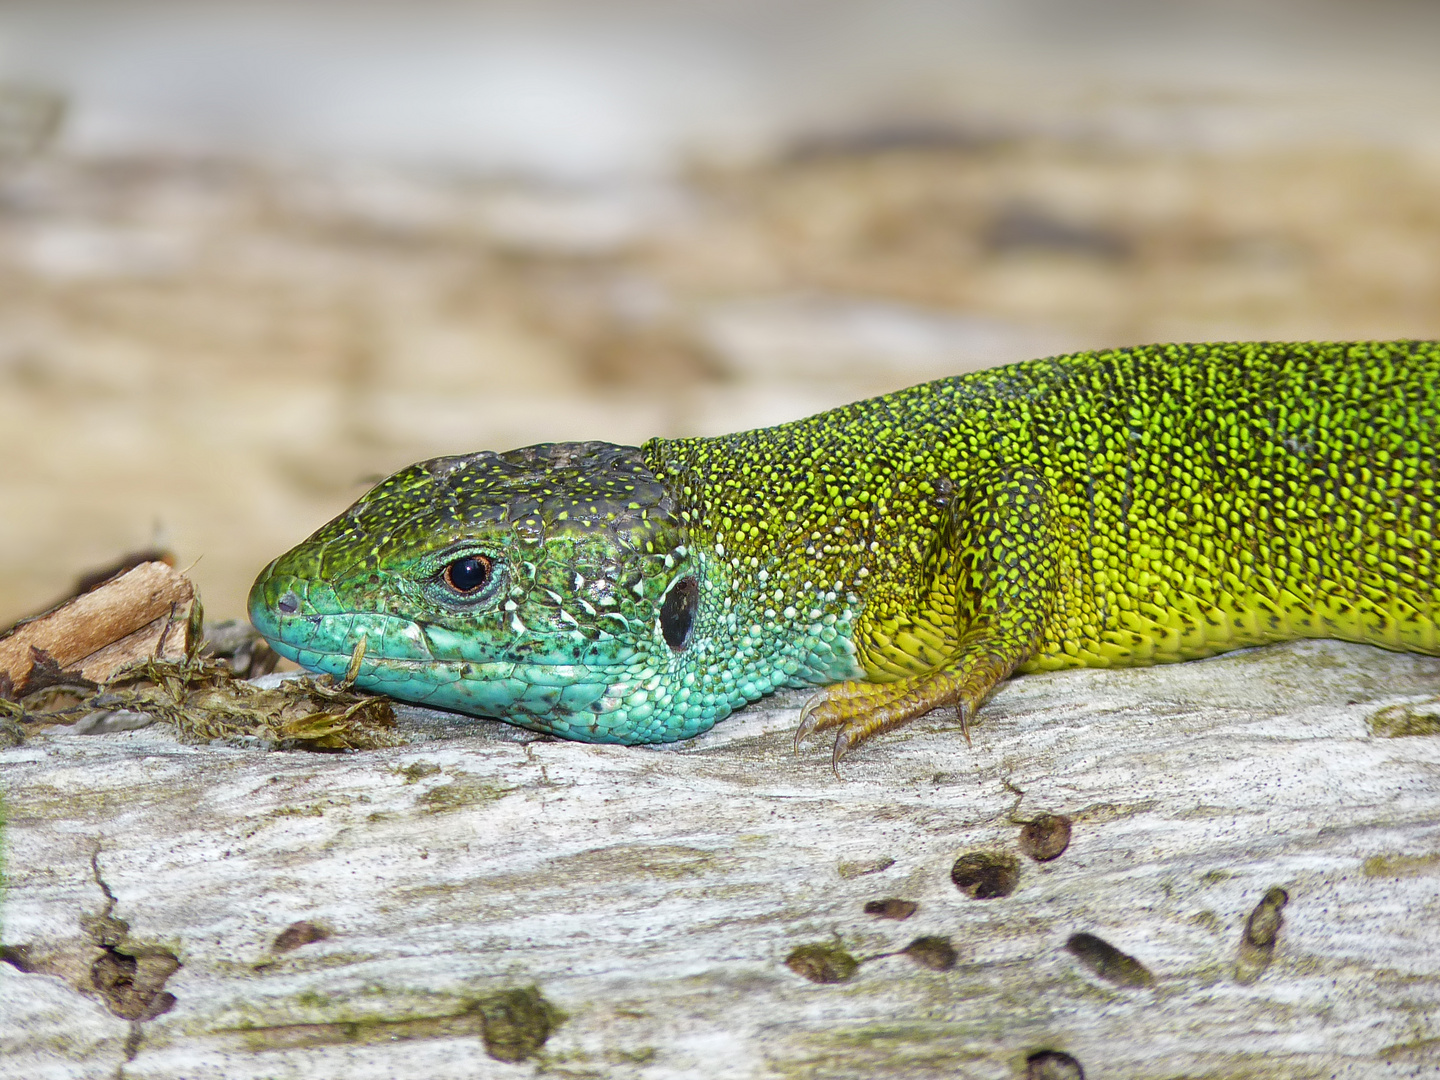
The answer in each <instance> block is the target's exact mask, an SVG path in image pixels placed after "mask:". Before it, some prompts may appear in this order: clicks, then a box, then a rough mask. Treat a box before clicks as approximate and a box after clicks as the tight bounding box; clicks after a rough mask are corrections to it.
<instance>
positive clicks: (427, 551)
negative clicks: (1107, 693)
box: [250, 342, 1440, 756]
mask: <svg viewBox="0 0 1440 1080" xmlns="http://www.w3.org/2000/svg"><path fill="white" fill-rule="evenodd" d="M1437 444H1440V345H1437V344H1435V343H1427V342H1361V343H1310V344H1273V343H1232V344H1212V345H1156V346H1148V347H1143V348H1134V349H1117V350H1110V351H1104V352H1087V353H1077V354H1074V355H1070V356H1061V357H1054V358H1049V359H1044V360H1034V361H1029V362H1026V363H1022V364H1015V365H1012V366H1009V367H1003V368H997V369H992V370H988V371H982V372H978V373H975V374H971V375H965V376H957V377H954V378H949V379H942V380H938V381H936V382H931V383H926V384H923V385H920V386H916V387H912V388H910V389H908V390H901V391H898V392H896V393H893V394H888V395H885V396H882V397H879V398H874V399H871V400H868V401H862V402H859V403H856V404H854V405H848V406H844V407H842V408H839V409H835V410H832V411H830V412H826V413H822V414H820V415H818V416H814V417H810V418H808V419H805V420H799V421H796V422H794V423H790V424H784V425H780V426H778V427H772V428H766V429H760V430H755V431H748V432H741V433H739V434H735V435H729V436H722V437H718V438H705V439H701V438H694V439H675V440H668V439H652V440H650V441H649V442H647V443H646V444H645V445H644V446H642V447H639V448H635V447H620V446H614V445H611V444H606V443H555V444H541V445H539V446H535V447H527V448H524V449H521V450H516V451H510V452H508V453H504V454H493V453H488V452H485V453H479V454H471V455H466V456H460V457H449V458H438V459H434V460H432V461H428V462H421V463H419V464H417V465H414V466H411V467H410V468H408V469H405V470H403V471H401V472H400V473H397V474H396V475H395V476H392V477H390V478H389V479H387V480H386V481H384V482H382V483H381V484H380V485H379V486H377V487H376V488H375V489H373V490H372V491H371V492H370V493H369V494H367V495H366V496H365V497H364V498H362V499H361V500H360V501H359V502H358V503H356V504H355V506H353V507H352V508H351V509H350V510H348V511H347V512H346V513H345V514H342V515H341V516H340V517H338V518H336V519H335V520H334V521H333V522H331V523H330V524H328V525H326V526H324V527H323V528H322V529H320V530H319V531H318V532H317V533H315V534H314V535H313V536H312V537H311V538H310V539H308V540H306V541H305V542H304V543H302V544H301V545H299V546H298V547H297V548H295V549H294V550H292V551H290V552H289V553H287V554H285V555H283V556H281V557H280V558H279V559H277V560H276V561H275V562H274V563H272V564H271V565H270V566H269V567H268V568H267V569H266V570H265V571H264V572H263V573H262V574H261V576H260V578H259V580H258V581H257V582H256V584H255V587H254V589H253V590H252V593H251V597H250V611H251V617H252V619H253V620H254V621H255V623H256V625H257V626H258V627H259V629H260V630H261V631H262V632H263V633H264V634H265V636H266V637H267V638H269V639H270V640H271V642H272V643H273V644H274V646H275V647H276V649H277V650H278V651H279V652H281V653H282V654H283V655H286V656H289V657H291V658H292V659H295V660H297V661H298V662H299V663H301V664H302V665H304V666H306V667H310V668H313V669H317V670H323V671H329V672H332V673H336V674H339V673H341V672H344V671H346V670H347V668H349V667H351V660H352V658H353V657H354V656H355V654H356V649H357V647H358V646H360V645H361V638H362V636H363V638H364V645H363V655H362V656H360V657H359V665H358V677H357V680H356V682H357V684H358V685H360V686H361V687H365V688H369V689H374V690H378V691H381V692H385V693H389V694H391V695H393V696H395V697H398V698H402V699H406V700H413V701H419V702H425V703H429V704H433V705H436V706H440V707H444V708H451V709H458V710H461V711H465V712H470V713H473V714H476V715H485V716H497V717H500V718H502V719H506V720H509V721H510V722H512V723H516V724H520V725H522V726H525V727H530V728H534V729H536V730H541V731H548V732H552V733H555V734H558V735H563V736H565V737H569V738H577V739H586V740H591V741H603V742H623V743H640V742H666V741H672V740H675V739H683V738H688V737H690V736H693V735H695V734H698V733H700V732H702V731H704V730H707V729H708V728H709V727H710V726H711V725H713V724H714V723H715V722H716V721H717V720H720V719H722V718H723V717H724V716H726V715H727V714H728V713H730V712H731V711H732V710H734V709H736V708H739V707H741V706H743V705H745V704H746V703H747V702H750V701H754V700H756V699H758V698H759V697H761V696H763V695H764V694H767V693H769V692H771V691H772V690H774V689H776V688H778V687H782V686H804V685H813V686H820V687H829V688H830V689H829V690H827V691H825V692H824V693H823V695H822V697H821V698H820V699H818V703H817V704H816V707H814V708H813V709H811V708H808V707H807V715H806V716H805V717H804V719H803V721H802V732H801V733H802V734H803V733H807V732H809V731H811V730H814V729H817V728H820V729H824V728H835V729H837V739H836V754H837V756H838V755H840V754H843V753H844V752H845V751H846V750H847V749H849V748H850V747H852V746H854V745H855V744H857V743H859V742H861V741H863V740H864V739H866V738H868V737H870V736H871V735H873V734H875V733H877V732H879V731H883V730H885V729H887V728H890V727H893V726H895V725H897V724H900V723H903V722H905V721H906V720H908V719H911V718H913V717H915V716H918V715H921V714H923V713H925V712H927V711H929V710H930V709H932V708H935V707H938V706H942V705H953V706H955V707H956V708H957V709H958V710H959V712H960V718H961V720H962V722H963V721H964V720H965V719H966V718H967V717H968V716H969V715H971V714H973V711H974V710H975V709H976V708H978V707H979V705H980V703H981V702H982V701H983V699H984V697H985V696H986V695H987V694H988V693H989V692H990V691H991V690H992V689H993V688H994V686H995V685H996V684H997V683H998V682H999V681H1001V680H1003V679H1004V678H1006V677H1007V676H1009V675H1010V674H1011V673H1012V672H1016V671H1018V672H1031V671H1041V670H1052V669H1057V668H1064V667H1075V666H1110V665H1135V664H1150V663H1160V662H1166V661H1176V660H1185V659H1191V658H1195V657H1202V656H1208V655H1212V654H1214V653H1218V652H1223V651H1226V650H1228V649H1234V648H1239V647H1243V646H1247V645H1256V644H1262V643H1266V642H1274V641H1283V640H1288V639H1293V638H1299V637H1334V638H1343V639H1347V640H1351V641H1360V642H1368V643H1371V644H1375V645H1380V646H1383V647H1386V648H1391V649H1404V650H1411V651H1418V652H1427V653H1440V630H1437V622H1440V541H1437V539H1436V528H1437V514H1440V499H1437V493H1436V484H1437V482H1440V466H1437V461H1436V448H1437Z"/></svg>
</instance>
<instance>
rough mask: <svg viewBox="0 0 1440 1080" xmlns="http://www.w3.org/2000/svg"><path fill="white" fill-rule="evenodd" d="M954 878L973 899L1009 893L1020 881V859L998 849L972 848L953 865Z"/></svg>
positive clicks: (984, 898)
mask: <svg viewBox="0 0 1440 1080" xmlns="http://www.w3.org/2000/svg"><path fill="white" fill-rule="evenodd" d="M950 880H951V881H953V882H954V883H955V887H956V888H957V889H959V890H960V891H961V892H963V893H964V894H965V895H966V896H968V897H970V898H971V899H972V900H991V899H994V898H995V897H997V896H1009V895H1010V894H1011V893H1013V892H1014V891H1015V887H1016V886H1017V885H1019V884H1020V862H1019V860H1018V859H1016V858H1015V856H1014V855H1007V854H1005V853H1004V852H998V851H972V852H969V853H968V854H965V855H961V856H960V857H959V858H958V859H956V860H955V865H954V866H953V867H951V868H950Z"/></svg>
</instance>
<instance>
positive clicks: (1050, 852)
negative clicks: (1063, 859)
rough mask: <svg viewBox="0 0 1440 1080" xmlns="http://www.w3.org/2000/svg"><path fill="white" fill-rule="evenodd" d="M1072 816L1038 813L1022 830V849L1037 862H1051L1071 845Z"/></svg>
mask: <svg viewBox="0 0 1440 1080" xmlns="http://www.w3.org/2000/svg"><path fill="white" fill-rule="evenodd" d="M1070 826H1071V821H1070V818H1069V817H1067V816H1066V815H1064V814H1036V815H1035V817H1034V818H1032V819H1031V820H1030V821H1028V822H1026V824H1025V827H1024V828H1023V829H1021V830H1020V850H1021V851H1023V852H1024V853H1025V854H1026V855H1029V856H1030V858H1032V859H1034V860H1035V861H1036V862H1049V861H1050V860H1051V859H1054V858H1057V857H1058V856H1059V855H1060V854H1061V853H1062V852H1063V851H1064V850H1065V849H1066V848H1067V847H1069V846H1070Z"/></svg>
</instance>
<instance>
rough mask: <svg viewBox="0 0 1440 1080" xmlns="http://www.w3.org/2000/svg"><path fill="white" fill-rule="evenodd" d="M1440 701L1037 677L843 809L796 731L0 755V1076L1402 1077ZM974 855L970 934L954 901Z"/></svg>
mask: <svg viewBox="0 0 1440 1080" xmlns="http://www.w3.org/2000/svg"><path fill="white" fill-rule="evenodd" d="M1437 690H1440V660H1436V659H1431V658H1424V657H1417V656H1407V655H1399V654H1392V653H1385V652H1381V651H1379V650H1375V649H1369V648H1365V647H1362V646H1352V645H1345V644H1340V643H1334V642H1311V643H1303V644H1297V645H1289V646H1282V647H1276V648H1271V649H1263V650H1256V651H1252V652H1246V653H1240V654H1233V655H1230V656H1226V657H1220V658H1217V659H1214V660H1208V661H1203V662H1199V663H1192V664H1184V665H1176V666H1173V667H1168V668H1154V669H1149V670H1131V671H1113V672H1107V671H1080V672H1067V673H1057V674H1053V675H1043V676H1034V677H1030V678H1022V679H1017V680H1014V681H1012V682H1011V683H1009V684H1008V685H1006V686H1005V687H1003V688H1002V689H1001V690H1000V692H999V693H997V694H996V695H995V697H994V699H993V700H992V702H991V703H990V705H989V706H988V707H987V708H986V709H985V710H984V712H983V713H982V716H981V723H980V724H979V726H978V727H977V728H976V729H975V730H974V738H975V742H974V746H973V748H967V747H966V745H965V743H964V741H963V740H962V739H961V738H960V737H959V733H958V731H957V730H955V724H954V721H953V717H950V716H948V715H944V714H936V715H934V716H932V717H930V718H928V719H926V720H925V721H922V722H920V723H918V724H916V725H914V726H912V727H911V728H909V729H906V730H902V731H900V732H896V733H894V734H892V735H890V736H887V737H885V738H882V739H880V740H878V741H877V742H876V743H874V744H873V745H867V746H866V747H864V748H863V749H862V751H860V752H859V753H857V754H854V755H852V756H851V757H850V758H848V759H847V760H846V761H845V763H844V765H843V772H844V779H843V780H836V779H835V777H834V776H832V775H831V772H830V768H829V755H828V752H827V750H826V748H824V747H813V748H807V750H806V751H804V752H802V753H801V754H800V755H798V756H797V755H794V754H793V753H792V752H791V750H790V745H789V744H790V734H791V731H792V730H793V725H794V722H795V714H796V705H797V702H798V701H799V700H800V696H799V695H790V696H787V697H783V698H776V699H772V700H770V701H767V702H765V703H762V705H761V706H759V707H756V708H752V709H750V710H747V711H746V712H745V713H743V714H740V715H738V716H736V717H733V718H731V719H729V720H727V721H725V722H724V723H722V724H721V725H720V726H719V727H718V728H717V729H716V730H715V731H714V732H712V733H711V734H709V735H707V736H704V737H702V738H699V739H696V740H694V741H693V742H690V743H687V744H684V745H680V746H676V747H671V748H662V749H656V748H625V747H605V746H584V745H580V744H575V743H563V742H556V741H550V740H546V739H539V738H537V737H535V736H532V735H529V734H527V733H525V732H520V731H517V730H516V729H513V728H508V727H505V726H503V725H500V724H496V723H492V722H485V721H472V720H467V719H464V718H457V717H452V716H448V715H437V714H433V713H424V712H421V711H417V710H405V720H404V724H405V726H406V729H407V730H408V731H409V732H410V733H411V734H412V737H413V739H414V741H412V743H411V744H410V745H408V746H406V747H402V748H397V749H389V750H378V751H367V752H360V753H352V754H346V755H324V754H307V753H299V752H284V753H281V752H273V753H264V752H257V751H254V750H246V749H244V748H240V747H236V746H228V745H214V746H200V747H196V746H185V745H181V744H179V743H177V742H176V741H174V740H173V739H172V738H171V737H170V736H169V735H168V734H167V733H166V732H165V730H164V729H163V728H160V727H152V728H149V729H146V730H143V731H133V732H121V733H117V734H110V735H93V736H75V735H67V734H44V735H40V736H37V737H34V738H32V739H31V741H29V742H28V743H26V744H25V745H23V746H20V747H17V748H15V749H10V750H5V751H3V752H0V770H3V771H0V776H3V780H4V790H5V799H6V802H7V804H8V808H9V810H8V812H9V825H8V832H7V834H6V852H5V856H6V868H7V869H6V873H7V875H8V876H9V880H10V885H9V891H8V894H7V896H6V902H5V908H4V914H5V925H4V929H3V934H4V938H3V940H4V943H5V945H6V946H7V948H8V950H9V951H8V952H7V955H8V956H9V957H10V958H11V960H12V963H10V964H0V1075H3V1076H6V1077H12V1076H13V1077H21V1076H23V1077H27V1078H36V1080H43V1078H47V1077H56V1078H58V1077H62V1076H63V1077H92V1076H93V1077H97V1078H98V1077H106V1078H109V1077H112V1076H114V1075H116V1069H117V1067H118V1066H120V1065H121V1063H122V1062H124V1061H125V1058H126V1056H127V1054H128V1055H130V1056H131V1057H132V1058H133V1060H131V1061H130V1062H129V1063H128V1064H126V1065H125V1066H124V1075H125V1076H136V1077H142V1076H143V1077H145V1078H147V1080H162V1078H176V1080H178V1078H185V1080H205V1078H221V1077H223V1078H225V1080H245V1078H252V1077H253V1078H257V1080H258V1078H262V1077H273V1076H305V1077H307V1078H316V1080H319V1078H328V1077H335V1078H344V1080H367V1078H371V1077H377V1078H378V1077H391V1076H396V1077H425V1078H427V1080H432V1078H433V1080H441V1078H452V1077H453V1078H460V1077H476V1076H497V1077H500V1076H512V1075H516V1076H518V1075H531V1074H533V1073H534V1071H535V1069H536V1068H537V1067H541V1068H542V1069H543V1071H544V1072H545V1073H546V1074H547V1075H558V1076H603V1077H611V1076H614V1077H644V1078H652V1077H653V1078H659V1077H678V1076H704V1077H754V1076H759V1077H771V1076H773V1077H789V1076H804V1077H857V1078H859V1077H866V1078H874V1077H906V1078H914V1077H955V1076H962V1077H977V1078H991V1077H993V1078H1001V1077H1006V1078H1011V1077H1023V1076H1026V1075H1027V1073H1029V1074H1033V1075H1072V1074H1073V1069H1072V1065H1073V1063H1074V1062H1078V1063H1079V1065H1080V1066H1081V1067H1083V1069H1084V1071H1085V1074H1086V1075H1088V1076H1090V1077H1092V1078H1094V1077H1115V1076H1123V1077H1127V1078H1132V1080H1146V1078H1160V1077H1175V1076H1181V1075H1184V1076H1197V1075H1207V1076H1209V1075H1216V1076H1220V1075H1223V1076H1246V1077H1260V1078H1263V1077H1321V1076H1324V1077H1354V1078H1361V1077H1363V1078H1366V1080H1370V1078H1375V1077H1382V1078H1383V1077H1401V1076H1407V1077H1408V1076H1417V1075H1422V1074H1425V1073H1426V1072H1427V1070H1432V1069H1437V1068H1440V918H1437V909H1436V895H1437V886H1440V737H1437V735H1436V734H1435V733H1436V731H1437V730H1440V720H1437V719H1436V714H1437V713H1440V709H1437V708H1436V707H1435V706H1434V705H1433V704H1429V703H1428V702H1429V701H1430V700H1431V699H1432V698H1433V695H1434V694H1435V693H1436V692H1437ZM1400 713H1404V714H1405V715H1406V716H1407V717H1408V720H1407V722H1406V724H1404V725H1400V726H1399V727H1398V728H1397V727H1396V726H1395V725H1394V724H1391V723H1390V722H1389V721H1390V720H1393V718H1394V717H1395V716H1396V715H1399V714H1400ZM1377 717H1378V718H1379V719H1378V720H1376V718H1377ZM1427 718H1428V719H1427ZM1372 721H1375V722H1374V724H1373V725H1372ZM1372 726H1373V728H1374V730H1372ZM1395 730H1403V731H1407V732H1410V734H1407V735H1405V736H1403V737H1384V736H1383V735H1382V734H1377V731H1378V732H1388V731H1395ZM1012 789H1018V790H1020V791H1023V792H1024V795H1023V798H1020V797H1018V796H1017V795H1016V794H1015V793H1014V791H1013V790H1012ZM1017 798H1018V799H1019V805H1018V806H1017V805H1016V802H1017ZM1040 814H1052V815H1059V814H1064V815H1068V816H1069V818H1070V819H1071V821H1072V833H1071V837H1070V842H1069V845H1068V847H1066V848H1065V849H1064V850H1063V852H1061V853H1060V854H1059V855H1058V856H1056V857H1054V858H1052V859H1050V860H1048V861H1044V862H1037V861H1034V860H1033V859H1031V858H1027V857H1025V856H1024V855H1023V854H1022V848H1021V831H1022V828H1023V827H1024V824H1023V823H1024V822H1026V821H1032V820H1034V819H1035V818H1036V817H1037V816H1038V815H1040ZM97 852H98V854H96V853H97ZM975 852H982V853H983V852H991V853H997V854H999V855H1002V856H1015V857H1017V858H1018V862H1017V866H1018V874H1019V880H1018V885H1017V886H1016V887H1015V888H1014V890H1013V891H1012V892H1010V893H1009V895H997V896H995V897H993V898H990V899H971V898H970V897H969V896H967V895H966V894H965V893H962V892H961V891H960V890H959V889H958V888H957V887H956V885H955V884H953V883H952V880H951V871H952V868H953V867H954V865H955V863H956V861H957V859H958V858H959V857H960V856H962V855H966V854H969V853H975ZM92 856H93V857H94V866H93V867H92ZM97 881H100V882H103V883H104V889H103V890H102V887H101V885H100V884H98V883H97ZM1277 888H1278V889H1281V890H1283V891H1284V895H1285V897H1286V901H1285V903H1284V910H1283V917H1280V916H1279V903H1280V901H1279V894H1277V893H1275V892H1273V890H1275V889H1277ZM107 892H108V894H109V895H111V896H113V897H114V903H113V905H112V904H110V901H109V900H108V899H107V895H106V893H107ZM1267 896H1268V897H1269V899H1267ZM882 900H884V901H909V902H913V903H915V904H917V905H918V908H917V909H916V910H915V912H914V914H912V915H911V916H910V917H909V918H907V919H905V920H904V921H903V922H902V921H897V920H895V919H893V918H891V919H885V918H877V917H875V915H874V914H867V913H866V910H865V906H866V904H867V903H871V902H873V901H882ZM1265 904H1269V906H1270V908H1271V909H1274V910H1273V911H1271V910H1269V909H1266V911H1265V912H1262V916H1256V915H1255V914H1254V913H1255V912H1256V910H1257V906H1262V905H1265ZM882 906H883V905H882ZM893 907H894V905H893V904H891V908H893ZM1257 919H1258V922H1257ZM1261 924H1263V925H1261ZM1262 931H1263V932H1262ZM1247 935H1248V937H1247ZM1092 939H1093V940H1092ZM1096 942H1098V943H1099V944H1096ZM1067 944H1068V946H1069V947H1067ZM946 947H950V948H953V950H954V953H955V955H954V956H953V957H952V956H950V954H948V953H946V952H945V948H946ZM801 949H806V950H808V951H806V952H803V953H801V956H800V960H797V961H796V962H794V963H792V964H790V965H788V966H787V958H791V957H793V956H794V955H795V954H796V952H797V950H801ZM1257 950H1261V951H1264V952H1265V953H1266V955H1265V957H1264V958H1263V959H1264V963H1263V964H1261V963H1260V962H1259V958H1258V954H1257ZM105 955H118V956H119V957H121V959H118V960H113V961H106V962H105V963H104V964H101V967H100V968H99V969H97V968H96V964H97V962H98V961H100V960H101V958H102V956H105ZM125 956H130V957H134V958H136V959H135V970H134V972H133V973H131V971H130V967H129V966H128V965H127V964H126V962H125V961H124V959H123V957H125ZM842 956H846V957H848V958H849V959H850V961H853V963H847V962H846V961H844V960H842V959H841V957H842ZM147 957H148V958H149V959H148V960H146V961H145V962H144V963H142V960H141V958H147ZM166 957H171V958H172V959H173V961H176V962H178V963H179V965H180V966H179V967H178V968H172V967H171V966H170V965H171V960H167V959H166ZM802 961H803V962H802ZM942 961H943V962H942ZM952 961H953V962H952ZM146 964H148V967H146V966H145V965H146ZM97 970H100V972H101V974H103V975H104V976H105V979H107V980H109V981H108V982H106V983H105V985H106V987H108V989H107V990H105V991H104V992H102V990H101V989H99V988H97V983H96V979H97V977H98V976H97V975H96V971H97ZM27 971H28V973H27ZM147 971H148V972H149V974H148V976H147V975H146V972H147ZM1141 972H1144V973H1146V975H1147V976H1148V978H1147V977H1142V976H1141V974H1140V973H1141ZM817 975H818V976H823V978H820V979H817V978H816V976H817ZM162 976H163V978H162ZM125 978H130V979H131V984H130V985H125V984H124V979H125ZM147 978H148V981H145V980H146V979H147ZM834 979H839V980H840V981H825V980H834ZM117 980H118V981H119V984H120V985H119V990H116V988H115V986H116V981H117ZM136 980H139V982H136ZM157 980H158V981H163V986H159V985H157ZM120 991H123V992H124V994H125V995H126V996H125V997H124V998H123V999H121V998H117V997H115V995H116V994H117V993H119V992H120ZM107 993H109V994H110V995H111V996H110V997H109V998H107V996H106V994H107ZM162 994H173V995H174V1002H173V1007H170V1008H168V1010H166V1011H162V1012H159V1013H154V1010H155V1009H157V1008H160V1007H161V1006H163V1005H165V1004H167V1001H166V1000H165V999H164V998H162V997H161V996H160V995H162ZM146 995H149V996H146ZM142 998H143V1000H141V999H142ZM117 1000H123V1001H124V1002H125V1003H126V1005H125V1007H126V1008H128V1009H129V1010H130V1012H131V1013H135V1014H138V1015H142V1016H149V1015H151V1014H152V1013H154V1015H153V1018H150V1019H144V1020H133V1021H132V1020H127V1019H123V1018H121V1017H120V1016H116V1015H115V1014H114V1013H113V1012H112V1011H110V1010H111V1009H113V1008H114V1007H115V1005H114V1002H115V1001H117ZM1042 1051H1054V1052H1055V1053H1053V1054H1051V1055H1050V1056H1048V1057H1046V1056H1043V1055H1041V1052H1042ZM1037 1055H1039V1056H1037ZM1062 1055H1069V1058H1066V1057H1064V1056H1062ZM1071 1059H1073V1062H1072V1061H1071ZM517 1061H518V1062H525V1063H528V1064H520V1065H517V1064H506V1063H505V1062H517ZM1043 1069H1050V1070H1051V1072H1049V1073H1046V1072H1043V1071H1041V1072H1037V1071H1036V1070H1043ZM1057 1069H1059V1070H1070V1071H1069V1072H1066V1071H1061V1072H1056V1071H1054V1070H1057Z"/></svg>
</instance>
